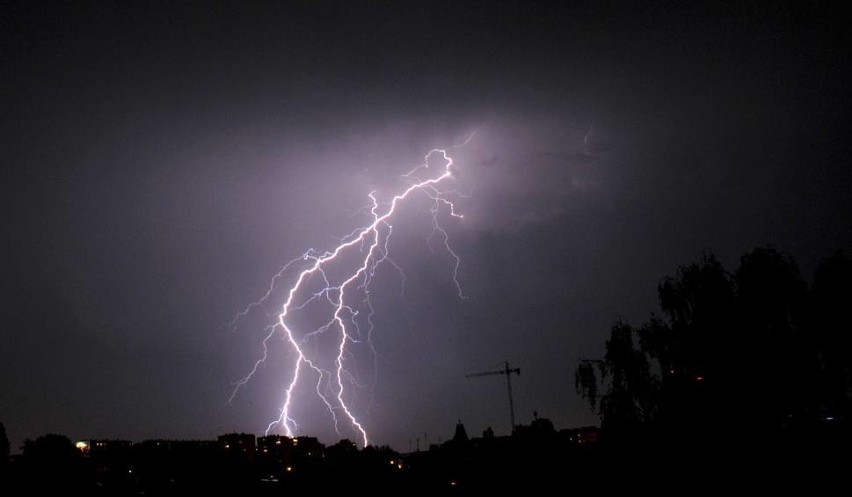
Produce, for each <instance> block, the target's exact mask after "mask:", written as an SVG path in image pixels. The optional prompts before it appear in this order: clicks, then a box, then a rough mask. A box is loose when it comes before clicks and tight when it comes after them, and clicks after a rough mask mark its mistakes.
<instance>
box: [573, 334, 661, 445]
mask: <svg viewBox="0 0 852 497" xmlns="http://www.w3.org/2000/svg"><path fill="white" fill-rule="evenodd" d="M634 337H635V331H634V329H633V328H632V327H631V326H630V325H629V324H627V323H626V322H624V321H617V322H616V323H615V324H613V326H612V328H611V329H610V338H609V340H607V342H606V355H605V356H604V358H603V359H602V360H583V361H581V363H580V365H579V367H578V368H577V371H576V374H575V386H576V388H577V390H578V391H579V392H580V394H581V395H582V396H583V397H584V398H586V399H587V400H588V401H589V403H590V405H591V407H592V409H593V410H595V411H596V412H597V413H598V414H599V415H600V416H601V423H602V425H603V426H604V427H605V428H606V429H607V430H608V431H609V432H610V433H611V434H616V436H617V434H621V433H626V432H628V431H630V430H631V429H633V428H635V427H636V425H638V424H639V423H642V422H644V421H648V420H650V419H651V418H652V417H653V413H654V409H655V406H654V404H653V392H654V390H655V389H656V383H657V380H656V378H655V377H654V375H652V374H651V369H650V365H649V362H648V358H647V356H646V355H645V353H644V352H643V351H641V350H640V349H639V348H637V346H636V343H635V339H634ZM601 390H603V391H604V393H603V395H599V391H601Z"/></svg>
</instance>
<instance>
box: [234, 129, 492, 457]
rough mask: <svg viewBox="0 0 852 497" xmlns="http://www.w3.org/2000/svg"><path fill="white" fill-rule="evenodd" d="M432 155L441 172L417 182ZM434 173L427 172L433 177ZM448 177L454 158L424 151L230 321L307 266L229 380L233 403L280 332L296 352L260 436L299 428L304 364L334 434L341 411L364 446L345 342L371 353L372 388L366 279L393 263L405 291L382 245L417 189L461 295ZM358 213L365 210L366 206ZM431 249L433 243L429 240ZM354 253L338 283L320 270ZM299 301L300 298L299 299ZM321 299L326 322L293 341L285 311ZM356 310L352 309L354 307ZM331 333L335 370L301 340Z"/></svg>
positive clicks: (427, 169) (456, 215) (364, 434)
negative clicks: (316, 284) (382, 195)
mask: <svg viewBox="0 0 852 497" xmlns="http://www.w3.org/2000/svg"><path fill="white" fill-rule="evenodd" d="M475 134H476V131H474V133H472V134H471V135H470V136H469V137H468V138H467V139H466V140H465V141H464V142H462V143H460V144H457V145H454V146H453V147H452V148H458V147H461V146H464V145H467V144H468V143H469V142H470V141H471V140H472V139H473V137H474V136H475ZM434 156H437V157H438V159H439V160H442V161H443V163H444V166H443V169H442V170H439V171H440V172H441V174H439V175H438V176H436V177H432V178H427V179H422V178H421V177H420V176H419V175H420V174H425V173H432V171H433V170H434V169H435V167H434V165H432V166H430V158H433V157H434ZM434 174H435V173H432V174H431V175H432V176H434ZM452 176H453V159H452V158H451V157H450V156H449V155H448V154H447V151H446V150H445V149H433V150H431V151H429V153H428V154H426V156H425V158H424V162H423V164H421V165H419V166H417V167H415V168H414V169H413V170H411V171H410V172H408V173H407V174H403V175H402V177H403V178H405V179H406V180H407V181H408V182H410V185H409V186H408V187H407V188H406V189H405V190H403V191H402V193H399V194H397V195H396V196H394V197H393V198H392V199H391V200H390V202H388V203H387V204H380V203H379V201H378V200H377V198H376V196H375V192H370V193H369V195H368V197H369V199H370V202H371V204H370V206H369V213H370V215H371V217H372V222H371V223H370V224H369V225H367V226H366V227H362V228H357V229H355V230H353V231H352V232H351V233H349V234H348V235H346V236H344V237H343V238H342V239H341V240H340V243H339V244H338V245H337V246H336V247H335V248H334V249H333V250H331V251H327V252H322V253H320V252H318V251H316V250H314V249H309V250H308V251H307V252H305V253H304V254H302V256H300V257H297V258H295V259H293V260H291V261H289V262H287V263H286V264H285V265H284V266H283V267H282V268H281V270H280V271H279V272H278V273H277V274H275V275H274V276H273V278H272V281H271V282H270V286H269V289H268V290H267V291H266V293H265V294H264V295H263V296H262V297H261V298H260V299H259V300H257V301H256V302H253V303H251V304H249V305H248V306H246V307H245V308H244V309H243V310H242V311H240V312H239V313H237V315H236V317H235V318H234V319H233V321H231V323H230V325H229V327H230V329H234V328H235V327H236V325H237V323H238V322H239V321H240V320H241V319H243V318H244V317H246V316H247V315H248V314H249V313H251V312H252V310H253V309H255V308H256V307H258V306H261V305H263V304H264V303H265V302H266V301H268V300H269V299H270V298H271V297H272V295H273V294H274V290H275V288H276V285H277V283H278V282H279V280H281V279H282V278H284V277H285V275H286V274H287V273H288V272H289V271H290V270H291V269H292V268H293V267H294V266H296V265H299V264H304V263H307V267H306V268H304V269H302V270H301V271H300V272H299V273H298V277H297V278H296V279H295V282H294V283H293V284H292V286H291V287H290V288H289V290H288V291H287V298H286V300H285V301H284V304H283V305H282V307H281V308H280V309H281V310H280V312H278V314H277V319H276V322H275V323H274V324H272V325H270V326H268V327H267V328H266V329H265V332H266V335H265V337H264V339H263V341H262V349H263V352H262V354H261V357H260V359H258V360H257V361H256V362H255V363H254V366H253V367H252V369H251V370H250V371H249V373H248V374H247V375H246V376H245V377H243V378H241V379H240V380H239V381H237V382H235V383H234V390H233V392H232V394H231V396H230V398H229V400H228V403H231V402H232V401H233V400H234V398H235V397H236V395H237V393H238V392H239V390H240V389H241V388H242V387H243V386H245V385H246V384H247V383H248V382H249V381H250V380H251V379H252V377H254V375H255V374H256V373H257V372H258V370H259V369H260V367H261V366H264V365H265V363H266V360H267V358H268V356H269V352H270V351H269V343H270V340H272V339H273V337H275V336H277V335H282V336H283V338H284V339H285V341H286V342H287V343H288V345H289V346H290V347H291V348H292V349H293V350H294V352H295V353H296V356H297V357H296V358H295V360H294V362H293V365H292V376H291V377H290V381H289V383H288V384H287V388H286V389H285V390H284V394H283V404H282V407H281V409H280V411H279V415H278V417H277V418H276V419H275V420H273V421H272V422H271V423H269V425H268V426H267V428H266V433H267V434H269V432H270V431H272V430H273V429H274V428H275V427H276V426H278V427H281V428H283V430H284V432H285V433H286V435H287V436H290V437H292V436H293V435H294V433H295V432H296V431H297V430H298V425H297V424H296V421H295V419H293V417H292V416H291V409H292V407H293V404H294V390H295V388H296V387H297V386H298V385H299V383H300V381H301V379H302V376H303V375H304V374H305V371H304V367H305V366H306V367H308V368H310V369H311V370H313V371H314V372H315V373H316V374H317V378H318V379H317V383H316V393H317V396H319V397H320V399H321V400H322V402H323V403H324V404H325V406H326V408H327V409H328V411H329V412H330V413H331V416H332V419H333V420H334V427H335V431H337V433H340V429H339V428H340V419H339V415H342V416H343V419H344V420H346V421H347V422H348V423H349V425H351V427H352V429H353V430H354V431H355V432H356V433H357V434H358V435H359V438H360V440H361V443H362V445H363V446H364V447H366V446H367V445H369V437H368V435H367V431H366V429H365V428H364V425H363V424H362V422H361V421H359V420H358V419H357V418H356V416H355V413H354V412H353V410H352V408H351V407H350V405H349V404H348V403H347V400H346V399H347V395H348V393H347V392H348V389H347V388H346V386H347V385H351V386H353V387H356V388H361V387H363V386H364V385H362V384H360V383H359V382H358V381H357V378H356V376H355V375H353V374H352V372H351V371H350V370H349V369H347V367H346V364H347V361H351V360H354V357H353V356H352V351H351V350H350V349H349V348H348V347H347V346H348V345H349V344H350V343H351V344H357V343H366V344H367V345H368V346H369V349H370V351H371V353H372V354H373V361H374V364H373V385H375V382H376V380H377V364H378V354H377V352H376V349H375V347H374V346H373V342H372V336H373V332H374V322H373V315H374V312H375V309H374V307H373V302H372V295H371V291H370V284H371V282H372V281H373V278H374V276H375V274H376V270H377V268H378V267H379V266H380V265H382V264H383V263H385V262H387V263H389V264H390V265H391V266H393V267H394V268H395V269H396V270H397V272H398V273H399V274H400V276H401V280H402V292H403V293H404V291H405V273H404V272H403V270H402V268H401V267H400V266H399V265H398V264H397V263H396V262H395V261H394V260H393V258H391V257H390V252H389V247H388V244H389V242H390V239H391V236H392V235H393V224H392V223H391V220H392V217H393V215H394V213H395V212H396V210H397V207H398V206H399V205H400V203H401V202H403V201H405V200H406V199H407V198H408V197H409V196H411V195H413V194H415V193H418V192H422V193H423V194H425V195H426V197H427V198H428V199H430V200H431V201H432V203H431V206H430V208H429V212H430V213H431V215H432V233H431V234H430V235H429V237H428V238H427V241H428V240H431V239H432V238H434V237H438V238H439V239H440V241H441V245H442V248H443V249H444V250H445V251H446V252H447V253H448V254H450V256H451V257H452V258H453V261H454V265H453V282H454V283H455V286H456V290H457V292H458V296H459V297H460V298H465V296H464V293H463V292H462V288H461V285H460V283H459V279H458V275H459V266H460V264H461V259H460V258H459V256H458V254H457V253H456V252H455V251H454V250H453V249H452V247H451V246H450V241H449V235H448V233H447V231H446V230H445V229H444V228H443V227H441V225H440V223H439V221H438V215H439V213H440V212H441V211H444V212H448V213H449V214H450V215H451V216H452V217H454V218H458V219H461V218H462V217H463V216H462V215H461V214H459V213H457V212H456V208H455V205H454V204H453V202H452V201H451V200H450V199H449V198H447V195H448V194H450V193H453V194H455V195H456V196H464V195H461V194H459V193H457V192H451V191H447V190H443V189H442V188H441V186H443V183H446V182H447V181H448V180H449V179H450V178H451V177H452ZM383 206H386V209H385V210H384V212H383V213H380V208H381V207H383ZM363 211H365V212H366V211H367V208H365V209H364V210H363ZM429 246H430V248H431V242H430V244H429ZM350 253H357V254H360V258H359V259H358V260H360V262H359V263H358V264H357V266H356V267H354V268H352V271H353V272H351V273H349V276H348V277H346V278H345V279H344V280H343V281H342V282H340V283H339V284H337V285H334V284H332V283H331V280H330V278H329V276H328V274H327V273H326V270H327V269H328V266H329V265H330V264H331V263H333V262H335V261H337V260H338V259H340V258H343V257H344V256H346V257H348V255H347V254H350ZM314 277H318V278H319V279H320V280H321V281H322V283H323V284H324V286H323V287H322V288H321V289H320V290H319V291H316V292H313V293H308V294H306V291H307V290H306V289H305V286H306V285H307V283H308V281H309V280H310V279H311V278H314ZM353 294H357V295H362V296H363V297H362V304H363V306H364V308H365V309H366V312H367V314H366V318H362V319H363V321H362V323H363V322H365V323H366V329H365V330H362V329H361V326H359V324H358V320H357V319H356V318H357V316H358V314H359V312H358V310H357V309H356V308H354V307H353V306H352V305H350V304H349V303H348V302H349V300H350V299H351V298H354V295H353ZM300 299H303V300H300ZM319 301H325V302H327V303H328V304H330V305H331V307H332V309H333V313H332V317H331V319H330V320H329V321H328V322H326V323H325V324H323V325H322V326H320V327H318V328H316V329H315V330H313V331H310V332H307V333H304V334H303V335H302V338H301V339H300V338H298V337H297V334H296V333H295V332H294V329H293V327H292V326H293V325H292V324H291V323H290V322H289V321H288V318H290V317H291V313H292V312H294V311H298V310H302V309H304V308H306V307H307V306H309V305H310V304H313V303H315V302H319ZM356 307H357V306H356ZM332 331H333V332H336V333H338V334H339V337H338V341H337V346H336V354H335V359H334V361H333V369H332V370H327V369H323V368H321V367H319V366H318V365H317V363H316V360H315V359H312V358H311V357H309V354H308V353H307V352H306V349H305V346H306V345H307V343H308V342H309V341H310V340H312V339H314V338H316V337H318V336H320V335H323V334H326V333H329V332H332ZM372 401H373V399H372V397H371V399H370V405H369V406H368V412H369V409H370V408H371V407H372Z"/></svg>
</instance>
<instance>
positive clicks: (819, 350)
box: [811, 252, 852, 416]
mask: <svg viewBox="0 0 852 497" xmlns="http://www.w3.org/2000/svg"><path fill="white" fill-rule="evenodd" d="M811 300H812V306H811V308H812V312H813V320H812V323H813V344H814V348H815V349H816V356H817V363H818V366H817V369H818V371H817V373H816V379H817V381H815V384H814V388H813V390H812V391H813V392H814V395H815V396H816V399H815V402H816V403H817V404H818V406H819V407H818V409H819V410H820V411H822V412H823V414H824V415H826V416H839V415H846V416H849V415H852V399H850V395H852V259H850V258H849V257H847V256H846V255H845V254H843V253H842V252H837V253H835V254H834V255H833V256H832V257H830V258H828V259H826V260H825V261H823V262H822V263H821V264H820V265H819V266H818V267H817V269H816V273H815V275H814V286H813V292H812V299H811Z"/></svg>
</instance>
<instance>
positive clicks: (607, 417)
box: [575, 248, 852, 440]
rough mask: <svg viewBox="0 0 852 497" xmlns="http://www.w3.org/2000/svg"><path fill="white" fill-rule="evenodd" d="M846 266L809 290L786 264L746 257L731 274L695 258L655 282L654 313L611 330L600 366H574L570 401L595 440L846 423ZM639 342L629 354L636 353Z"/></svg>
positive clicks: (851, 304)
mask: <svg viewBox="0 0 852 497" xmlns="http://www.w3.org/2000/svg"><path fill="white" fill-rule="evenodd" d="M850 282H852V261H850V260H849V259H848V258H846V257H845V256H843V255H842V254H839V253H838V254H837V255H835V256H833V257H832V258H830V259H828V260H826V261H825V262H823V263H822V264H821V265H820V266H819V267H818V269H817V272H816V277H815V282H814V287H813V291H812V292H811V293H810V294H809V293H808V288H807V285H806V283H805V282H804V280H803V279H802V277H801V275H800V273H799V269H798V266H797V265H796V263H795V262H794V261H793V259H792V258H791V257H790V256H788V255H786V254H784V253H782V252H779V251H777V250H775V249H772V248H756V249H754V250H752V251H750V252H749V253H747V254H745V255H744V256H743V257H742V258H741V260H740V265H739V268H738V269H737V271H736V272H735V273H734V274H730V273H728V272H727V271H725V269H724V268H723V267H722V265H721V264H720V263H719V261H718V260H717V259H716V258H715V257H714V256H713V255H712V254H709V253H705V254H703V255H702V256H700V257H699V258H698V260H697V261H695V262H693V263H692V264H689V265H686V266H681V267H679V268H678V270H677V272H676V274H675V275H674V276H669V277H664V278H663V279H662V280H661V281H660V283H659V285H658V287H657V290H658V295H659V300H660V308H661V310H662V313H661V314H660V315H659V316H658V315H653V314H652V315H651V318H650V319H649V320H648V321H647V322H645V323H644V324H642V325H641V326H639V327H638V328H634V327H632V326H630V325H629V324H628V323H626V322H623V321H619V322H618V323H616V324H615V325H614V326H613V327H612V329H611V330H610V338H609V340H607V342H606V354H605V355H604V357H603V359H599V360H588V359H584V360H581V361H580V364H579V365H578V367H577V369H576V372H575V380H576V387H577V391H578V392H579V393H580V395H581V396H583V397H584V398H586V399H587V400H588V401H589V403H590V405H591V407H592V409H593V410H595V411H596V412H597V413H598V414H599V415H600V416H601V424H602V426H603V427H604V428H605V431H606V430H608V429H611V428H612V427H619V429H621V430H623V429H628V428H631V427H634V428H635V427H636V426H638V425H641V424H646V425H647V424H649V423H648V422H653V423H652V424H653V426H655V427H656V428H659V429H661V430H663V431H664V432H667V433H669V434H671V435H674V436H675V437H678V438H680V439H690V438H691V437H692V439H694V437H697V436H702V437H705V438H706V439H707V440H711V439H713V438H714V437H716V435H719V434H721V433H722V432H726V433H729V432H730V430H732V429H736V428H737V426H740V425H742V424H743V423H744V422H746V420H748V423H749V425H750V427H749V430H750V432H752V433H755V434H758V433H759V432H762V433H766V434H769V433H777V432H778V430H780V429H784V427H785V426H788V425H789V424H790V422H791V421H790V420H791V419H793V420H795V419H797V418H800V417H810V418H811V419H813V418H815V415H816V414H818V413H822V416H823V418H824V419H829V418H832V419H833V418H834V417H836V416H838V415H840V414H843V415H848V414H849V413H850V393H852V388H850V387H852V333H850V331H849V330H850V329H852V327H850V324H852V318H850V314H849V309H850V308H852V284H850ZM637 337H638V344H639V347H638V348H637V347H636V342H637V340H636V338H637Z"/></svg>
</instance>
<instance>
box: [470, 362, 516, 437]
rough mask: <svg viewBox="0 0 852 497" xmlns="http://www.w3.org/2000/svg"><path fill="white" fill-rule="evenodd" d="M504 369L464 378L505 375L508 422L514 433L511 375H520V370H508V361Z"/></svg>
mask: <svg viewBox="0 0 852 497" xmlns="http://www.w3.org/2000/svg"><path fill="white" fill-rule="evenodd" d="M505 364H506V365H505V367H504V368H503V369H500V370H498V371H485V372H482V373H473V374H469V375H465V378H474V377H476V376H491V375H495V374H502V375H506V386H507V387H508V388H509V422H510V423H511V425H510V426H511V430H512V431H511V432H510V433H514V432H515V403H514V402H513V401H512V373H515V374H516V375H518V376H520V375H521V368H510V367H509V361H506V363H505Z"/></svg>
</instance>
